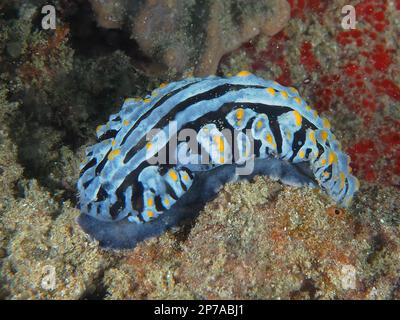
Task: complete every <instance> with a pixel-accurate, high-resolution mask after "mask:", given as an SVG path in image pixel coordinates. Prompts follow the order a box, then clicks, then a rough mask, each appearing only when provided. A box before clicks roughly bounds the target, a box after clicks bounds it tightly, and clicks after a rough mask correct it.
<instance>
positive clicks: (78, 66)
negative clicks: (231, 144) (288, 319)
mask: <svg viewBox="0 0 400 320" xmlns="http://www.w3.org/2000/svg"><path fill="white" fill-rule="evenodd" d="M45 2H46V1H13V2H11V1H10V2H7V3H2V4H1V5H0V79H1V80H0V190H1V192H0V297H1V298H5V299H22V298H26V299H39V298H47V299H117V298H124V299H130V298H134V299H143V298H246V299H251V298H273V299H278V298H289V299H344V298H348V299H400V290H399V280H398V279H399V274H400V264H399V261H400V234H399V233H400V202H399V201H400V199H399V196H398V194H399V181H400V180H399V176H400V173H399V158H400V157H399V150H400V147H399V145H400V137H399V134H398V133H399V130H398V128H399V120H400V117H399V84H400V78H399V68H398V67H399V62H400V61H399V57H400V54H399V47H398V45H397V38H396V35H397V34H398V28H399V25H400V23H399V21H400V5H399V1H395V0H388V1H378V0H365V1H353V2H352V4H353V5H355V6H356V9H357V12H358V18H357V19H358V24H357V29H356V30H353V31H344V30H343V29H342V28H341V26H340V18H341V8H342V6H344V5H345V4H348V2H347V1H344V0H337V1H315V0H290V1H289V3H290V5H291V6H292V13H291V15H292V17H291V19H290V21H289V24H288V25H287V27H285V28H284V30H283V31H281V32H279V33H278V34H276V35H275V36H274V37H273V38H272V39H270V38H269V37H268V36H265V35H260V36H258V37H256V38H254V39H252V40H250V41H249V42H247V43H246V44H244V45H243V46H241V47H240V48H239V49H237V50H235V51H234V52H232V53H231V54H229V55H226V56H225V57H224V58H223V59H222V62H221V63H220V65H219V67H218V72H219V73H220V74H221V75H226V74H228V73H232V74H234V73H235V72H238V71H240V70H242V69H249V70H250V71H252V72H253V73H255V74H257V75H259V76H261V77H264V78H271V79H276V80H277V81H280V82H282V84H285V85H293V86H295V87H297V88H298V89H299V91H300V93H301V95H302V96H303V97H304V99H305V100H307V101H309V102H310V103H311V104H312V106H313V107H315V108H316V109H317V110H318V111H319V112H320V113H322V114H324V115H327V116H328V117H329V118H330V119H332V126H333V127H334V128H335V129H336V132H335V134H336V135H337V137H338V139H339V140H341V141H342V142H343V147H344V148H345V149H347V151H348V152H349V153H350V154H351V156H352V159H353V162H352V164H351V165H352V166H353V167H354V169H355V170H354V171H355V175H356V176H357V177H359V178H360V180H361V190H360V192H359V194H358V196H357V197H356V198H355V201H354V205H353V206H352V207H351V208H349V209H348V210H345V211H344V210H338V208H335V207H334V206H333V204H332V203H331V202H330V201H329V199H328V198H326V197H325V196H324V195H323V193H321V192H320V191H317V190H310V189H296V188H292V187H287V186H282V185H280V184H279V183H277V182H272V181H270V180H268V179H265V178H256V179H255V181H254V182H240V183H233V184H228V185H226V186H225V187H224V188H223V190H221V192H220V193H219V196H218V197H217V198H216V199H215V200H214V201H211V202H209V203H208V204H207V205H206V207H205V208H204V210H203V211H202V212H201V213H200V215H199V217H198V219H197V220H196V221H194V222H193V225H190V226H186V227H184V228H180V229H174V230H172V231H170V232H167V233H166V234H164V235H162V236H161V237H159V238H154V239H151V240H148V241H146V242H143V243H141V244H140V245H139V246H138V247H137V248H136V249H135V250H133V251H127V252H108V251H103V250H101V249H99V247H98V245H97V244H96V243H95V242H92V241H90V239H88V238H87V236H86V235H85V234H84V233H83V232H82V230H80V228H79V227H78V226H77V224H76V222H75V218H76V217H77V215H78V214H79V211H78V210H77V209H76V195H75V192H76V190H75V187H74V185H75V182H76V180H77V177H78V171H79V169H78V164H79V163H80V162H81V160H82V158H83V149H84V147H85V146H86V145H90V144H92V143H93V140H94V137H93V135H92V134H93V128H95V127H96V126H97V124H100V123H103V122H104V121H105V120H106V118H107V116H108V115H109V114H110V113H111V112H115V111H116V110H118V109H119V107H120V105H121V102H122V101H123V99H124V98H125V97H129V96H142V95H144V93H145V92H147V91H148V90H149V89H151V88H154V87H156V86H157V85H158V84H159V83H160V82H161V81H166V80H169V79H171V78H173V77H174V74H175V73H174V71H171V72H170V73H169V74H168V75H167V76H165V77H164V78H163V79H158V78H155V77H149V76H145V75H143V73H142V72H141V71H138V70H137V67H136V65H135V62H134V61H133V60H134V59H133V58H132V57H133V55H132V54H131V53H132V52H131V51H129V50H127V49H126V48H125V47H123V46H122V45H120V42H119V41H120V40H121V39H124V40H125V39H126V38H125V37H124V36H123V35H121V33H118V31H117V30H119V29H118V28H116V27H119V25H118V24H114V25H112V24H111V22H109V23H110V25H109V26H108V27H113V28H116V29H105V28H104V29H105V30H107V32H108V31H110V30H113V31H114V32H113V33H107V32H106V33H103V31H101V30H100V29H95V28H97V27H94V28H93V29H91V28H92V27H93V25H90V28H81V31H80V32H81V33H79V32H78V31H79V30H78V31H77V29H79V28H77V25H76V20H74V19H75V18H76V15H77V13H76V12H79V10H78V9H80V8H81V6H83V4H84V3H85V1H83V0H77V1H64V0H59V1H55V5H56V8H57V12H58V18H57V24H58V28H57V30H56V31H50V30H49V31H43V30H41V29H40V28H39V27H38V21H39V20H40V14H39V12H40V11H39V10H38V7H39V6H40V5H42V4H44V3H45ZM103 2H104V3H105V1H103ZM115 3H117V2H115ZM121 3H122V4H123V2H121ZM137 3H138V4H141V5H143V7H144V5H145V4H146V5H147V6H149V7H150V6H151V4H154V3H156V2H151V1H140V2H137ZM165 3H172V5H174V3H175V2H173V1H172V2H169V1H165ZM176 3H178V2H176ZM237 3H242V2H241V1H238V2H237ZM175 8H176V7H175ZM119 15H121V11H119V9H118V8H116V9H114V11H113V16H112V17H113V18H112V19H114V20H115V21H119V20H118V19H120V16H119ZM123 15H124V17H125V13H123ZM245 16H247V17H248V15H245ZM250 16H252V15H250ZM124 19H127V18H126V17H125V18H124ZM115 21H114V22H113V23H115ZM230 21H231V20H229V19H228V21H227V22H226V23H227V24H224V23H225V22H224V23H223V24H222V25H225V26H229V23H230ZM124 22H125V20H124ZM82 23H84V22H82ZM86 23H88V24H90V23H91V21H87V22H86ZM93 23H94V22H93ZM82 30H83V31H82ZM88 30H89V31H90V30H91V31H93V32H94V30H96V31H98V33H99V35H101V36H104V37H105V38H100V40H99V38H96V37H93V41H88V39H92V38H90V37H92V36H93V33H89V34H88V35H82V32H86V31H88ZM115 32H116V33H115ZM94 33H95V32H94ZM202 34H203V35H206V34H207V33H206V32H205V33H202ZM106 35H107V36H106ZM108 36H110V38H108ZM82 37H83V38H82ZM115 37H116V38H115ZM81 39H85V43H83V41H80V42H79V41H77V40H81ZM104 39H106V40H104ZM107 39H108V40H107ZM113 39H114V40H113ZM115 39H117V40H118V41H116V42H113V41H115ZM227 39H228V38H227ZM243 39H244V38H242V40H241V41H244V40H243ZM103 40H104V41H103ZM175 40H176V39H175ZM175 40H174V41H175ZM203 41H205V42H203V44H208V40H207V41H206V40H205V39H203ZM122 42H123V41H122ZM87 43H89V44H90V45H89V46H88V45H87ZM115 43H117V44H118V45H115ZM199 43H200V41H199ZM129 44H130V43H129ZM88 47H93V48H92V50H88ZM203 47H204V46H203ZM203 47H202V48H203ZM192 48H196V49H195V50H198V49H199V47H192ZM231 48H232V49H234V47H231ZM89 49H90V48H89ZM134 49H135V50H136V48H134ZM94 51H95V52H94ZM202 53H203V51H201V52H198V51H196V53H195V54H193V55H189V57H190V59H189V60H186V61H187V62H186V63H187V65H186V66H185V67H184V70H183V73H186V72H188V73H190V71H191V70H190V67H193V66H192V65H191V63H192V62H193V61H194V60H191V59H194V57H201V54H202ZM164 54H165V52H164ZM220 54H221V52H218V55H220ZM172 61H173V59H172ZM49 270H50V271H51V270H54V272H55V283H54V287H52V286H50V287H51V288H50V287H49V286H47V283H46V279H48V276H49V274H48V272H49Z"/></svg>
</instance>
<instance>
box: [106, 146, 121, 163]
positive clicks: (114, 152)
mask: <svg viewBox="0 0 400 320" xmlns="http://www.w3.org/2000/svg"><path fill="white" fill-rule="evenodd" d="M120 153H121V150H120V149H115V150H113V151H111V152H110V153H109V154H108V157H107V159H108V160H109V161H112V160H114V158H115V157H116V156H118V155H119V154H120Z"/></svg>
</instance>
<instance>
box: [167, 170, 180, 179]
mask: <svg viewBox="0 0 400 320" xmlns="http://www.w3.org/2000/svg"><path fill="white" fill-rule="evenodd" d="M168 175H169V176H170V177H171V179H172V180H174V181H175V182H176V181H178V175H177V174H176V172H175V170H170V171H169V172H168Z"/></svg>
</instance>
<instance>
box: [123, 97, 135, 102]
mask: <svg viewBox="0 0 400 320" xmlns="http://www.w3.org/2000/svg"><path fill="white" fill-rule="evenodd" d="M136 101H137V100H136V99H132V98H127V99H125V101H124V102H125V103H130V102H136Z"/></svg>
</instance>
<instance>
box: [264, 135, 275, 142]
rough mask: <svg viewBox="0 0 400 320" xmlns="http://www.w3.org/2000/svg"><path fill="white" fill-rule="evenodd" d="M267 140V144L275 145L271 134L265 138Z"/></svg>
mask: <svg viewBox="0 0 400 320" xmlns="http://www.w3.org/2000/svg"><path fill="white" fill-rule="evenodd" d="M265 139H266V140H267V142H268V143H269V144H272V143H273V139H272V135H271V134H270V133H268V134H267V136H266V137H265Z"/></svg>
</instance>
